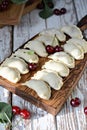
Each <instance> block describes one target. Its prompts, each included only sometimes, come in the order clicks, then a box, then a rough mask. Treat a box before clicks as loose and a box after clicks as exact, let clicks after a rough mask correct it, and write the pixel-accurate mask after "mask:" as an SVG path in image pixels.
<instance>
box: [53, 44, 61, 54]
mask: <svg viewBox="0 0 87 130" xmlns="http://www.w3.org/2000/svg"><path fill="white" fill-rule="evenodd" d="M54 50H55V52H60V51H63V48H62V47H61V46H58V45H57V46H55V48H54Z"/></svg>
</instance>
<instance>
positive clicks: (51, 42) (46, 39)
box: [36, 35, 59, 46]
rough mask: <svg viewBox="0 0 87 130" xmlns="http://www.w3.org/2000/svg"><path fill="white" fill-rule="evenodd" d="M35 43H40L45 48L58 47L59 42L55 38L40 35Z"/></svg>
mask: <svg viewBox="0 0 87 130" xmlns="http://www.w3.org/2000/svg"><path fill="white" fill-rule="evenodd" d="M36 40H37V41H39V42H42V43H43V44H44V45H45V46H47V45H51V46H56V45H59V41H58V39H57V38H55V37H52V36H47V35H40V36H38V37H37V38H36Z"/></svg>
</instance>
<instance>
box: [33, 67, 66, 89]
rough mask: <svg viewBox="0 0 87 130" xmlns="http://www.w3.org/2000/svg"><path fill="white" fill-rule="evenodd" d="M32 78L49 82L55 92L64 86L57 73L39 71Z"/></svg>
mask: <svg viewBox="0 0 87 130" xmlns="http://www.w3.org/2000/svg"><path fill="white" fill-rule="evenodd" d="M32 78H33V79H39V80H43V81H45V82H47V83H48V84H49V85H50V86H51V87H52V88H53V89H55V90H59V89H60V88H61V87H62V85H63V80H62V78H61V77H60V76H59V75H58V74H57V73H54V72H52V71H47V70H45V69H44V70H41V71H38V72H37V73H36V74H35V75H34V76H33V77H32Z"/></svg>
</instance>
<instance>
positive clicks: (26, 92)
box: [0, 17, 87, 115]
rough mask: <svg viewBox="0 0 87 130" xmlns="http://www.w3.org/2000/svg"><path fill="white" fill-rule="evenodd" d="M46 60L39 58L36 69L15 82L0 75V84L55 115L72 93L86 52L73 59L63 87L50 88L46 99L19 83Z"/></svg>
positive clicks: (82, 68) (82, 67)
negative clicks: (81, 57) (50, 90)
mask: <svg viewBox="0 0 87 130" xmlns="http://www.w3.org/2000/svg"><path fill="white" fill-rule="evenodd" d="M86 18H87V17H86ZM37 36H38V35H37ZM34 38H35V37H34ZM34 38H33V39H34ZM25 44H26V43H25ZM25 44H24V45H25ZM24 45H23V46H24ZM23 46H21V47H20V48H22V47H23ZM48 60H49V59H48V58H40V61H39V66H38V68H37V70H35V71H32V72H30V73H28V74H26V75H22V78H21V80H20V82H19V83H17V84H14V83H11V82H9V81H7V80H6V79H4V78H3V77H0V85H1V86H3V87H4V88H6V89H7V90H9V91H11V92H12V93H15V94H17V95H18V96H20V97H22V98H23V99H25V100H27V101H29V102H31V103H32V104H34V105H36V106H37V107H40V108H42V109H43V110H46V111H47V112H49V113H51V114H53V115H56V114H57V113H58V112H59V111H60V109H61V108H62V106H63V104H64V103H65V102H66V100H67V98H68V97H69V95H70V94H71V93H72V91H73V89H74V88H75V87H76V84H77V83H78V81H79V79H80V78H81V75H82V73H83V72H84V69H85V67H86V66H87V53H86V54H85V57H84V59H83V60H78V61H75V68H73V69H71V70H70V74H69V76H67V77H66V78H64V79H63V81H64V85H63V87H62V88H61V89H60V90H58V91H56V90H53V89H52V95H51V98H50V99H49V100H48V101H47V100H43V99H41V98H39V97H38V95H37V94H36V93H35V91H33V90H32V89H30V88H28V87H27V86H23V85H21V83H23V82H25V81H27V80H29V79H30V78H31V77H32V76H33V75H34V73H36V72H37V71H38V70H40V69H41V66H42V65H43V64H44V63H45V62H46V61H48Z"/></svg>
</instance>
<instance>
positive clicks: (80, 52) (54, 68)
mask: <svg viewBox="0 0 87 130" xmlns="http://www.w3.org/2000/svg"><path fill="white" fill-rule="evenodd" d="M64 28H65V27H64ZM64 28H63V29H64ZM68 29H69V31H70V30H71V31H72V32H74V34H73V33H72V32H71V33H68V32H67V31H66V32H65V33H67V34H68V35H70V37H72V38H70V39H69V40H68V41H66V44H64V45H63V48H64V51H61V52H56V53H54V54H52V55H49V56H48V58H50V59H51V60H49V61H48V62H46V63H45V64H44V65H43V66H42V70H41V71H38V72H37V73H36V74H35V75H34V76H33V77H32V78H31V80H29V81H27V82H25V83H24V85H27V86H32V87H33V89H34V90H35V91H36V92H37V94H38V95H39V96H40V97H41V98H44V99H49V98H50V96H51V89H50V87H52V88H53V89H55V90H59V89H60V88H61V87H62V86H63V79H62V77H67V76H68V75H69V68H70V69H71V68H74V67H75V59H76V60H80V59H83V58H84V54H85V53H86V52H87V42H86V41H85V40H84V39H83V36H82V33H81V31H80V29H79V28H77V27H76V26H72V28H68ZM76 30H77V32H76ZM56 34H57V33H56ZM54 35H55V31H54V30H53V29H52V30H47V31H43V32H42V33H41V34H40V36H39V37H38V38H36V39H35V40H38V39H39V41H42V42H43V43H44V44H45V45H49V43H50V45H52V44H51V43H52V42H48V41H50V40H49V39H51V38H52V37H49V36H54ZM58 36H59V35H58ZM64 37H65V35H64ZM64 40H65V39H62V40H61V41H64ZM31 42H32V43H33V42H34V41H30V42H29V43H27V44H26V45H25V47H28V48H29V45H30V43H31ZM55 43H56V42H55ZM57 44H58V43H57ZM57 44H53V45H54V46H55V45H57ZM42 52H43V51H42ZM43 81H45V83H48V84H45V87H44V89H43V88H41V87H40V84H44V83H42V82H43ZM36 85H37V87H36ZM48 85H49V87H48ZM38 86H39V87H40V88H39V87H38ZM41 86H43V85H41ZM32 87H31V88H32ZM38 89H39V90H40V91H39V90H38Z"/></svg>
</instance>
